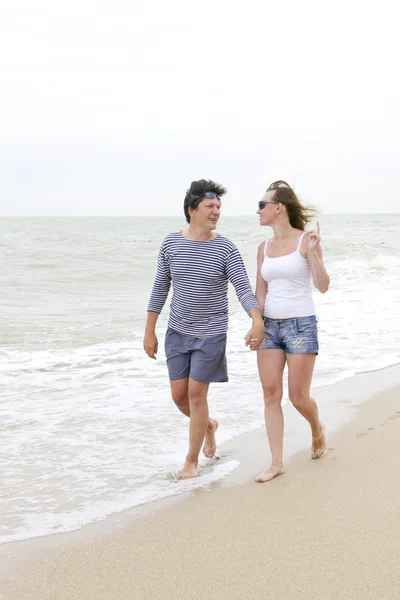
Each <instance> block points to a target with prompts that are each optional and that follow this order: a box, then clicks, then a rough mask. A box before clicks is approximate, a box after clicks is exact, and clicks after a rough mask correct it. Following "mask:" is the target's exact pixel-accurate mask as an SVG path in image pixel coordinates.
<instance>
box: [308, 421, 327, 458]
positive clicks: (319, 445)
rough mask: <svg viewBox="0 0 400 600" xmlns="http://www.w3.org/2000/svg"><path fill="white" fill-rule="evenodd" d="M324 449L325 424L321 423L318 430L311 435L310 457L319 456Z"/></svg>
mask: <svg viewBox="0 0 400 600" xmlns="http://www.w3.org/2000/svg"><path fill="white" fill-rule="evenodd" d="M325 450H326V438H325V425H321V427H320V430H319V432H318V433H317V434H316V435H313V440H312V447H311V458H321V456H322V455H323V454H324V452H325Z"/></svg>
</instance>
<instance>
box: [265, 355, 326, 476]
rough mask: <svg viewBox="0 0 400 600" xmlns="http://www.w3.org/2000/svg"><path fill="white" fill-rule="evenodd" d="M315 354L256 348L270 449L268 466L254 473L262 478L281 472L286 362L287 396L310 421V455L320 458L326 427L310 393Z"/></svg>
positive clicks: (324, 445)
mask: <svg viewBox="0 0 400 600" xmlns="http://www.w3.org/2000/svg"><path fill="white" fill-rule="evenodd" d="M315 358H316V355H315V354H285V352H284V351H283V350H259V351H258V352H257V360H258V371H259V374H260V379H261V384H262V387H263V393H264V406H265V425H266V429H267V435H268V442H269V447H270V450H271V458H272V460H271V466H270V467H269V468H268V469H266V470H265V471H264V472H263V473H260V474H259V475H257V477H256V481H258V482H264V481H269V480H270V479H273V478H274V477H276V476H277V475H280V474H281V473H284V468H283V462H282V449H283V413H282V408H281V401H282V376H283V370H284V367H285V363H286V361H287V363H288V372H289V377H288V379H289V398H290V400H291V402H292V404H293V406H294V407H295V408H296V409H297V410H298V411H299V413H300V414H301V415H302V416H303V417H304V418H305V419H306V420H307V421H308V422H309V423H310V427H311V434H312V448H311V456H312V458H320V457H321V456H322V455H323V454H324V452H325V448H326V443H325V429H324V426H323V425H322V423H321V422H320V420H319V415H318V407H317V404H316V402H315V401H314V400H313V399H312V398H311V397H310V387H311V379H312V374H313V370H314V364H315Z"/></svg>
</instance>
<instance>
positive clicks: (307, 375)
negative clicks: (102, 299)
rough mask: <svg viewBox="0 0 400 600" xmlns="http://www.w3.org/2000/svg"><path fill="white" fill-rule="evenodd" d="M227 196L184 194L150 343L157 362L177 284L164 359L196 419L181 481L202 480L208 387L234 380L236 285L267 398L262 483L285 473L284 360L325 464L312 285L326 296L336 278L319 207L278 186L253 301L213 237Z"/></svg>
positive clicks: (152, 311) (210, 423)
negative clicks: (164, 317)
mask: <svg viewBox="0 0 400 600" xmlns="http://www.w3.org/2000/svg"><path fill="white" fill-rule="evenodd" d="M225 193H226V189H225V188H224V187H223V186H221V185H219V184H217V183H215V182H214V181H210V180H205V179H201V180H199V181H193V182H192V184H191V186H190V189H189V190H188V191H187V193H186V196H185V200H184V212H185V217H186V220H187V223H188V227H187V229H185V230H184V231H180V232H175V233H170V234H169V235H167V236H166V238H165V239H164V241H163V243H162V246H161V248H160V251H159V255H158V263H157V273H156V277H155V281H154V285H153V290H152V293H151V297H150V301H149V304H148V308H147V311H148V313H147V323H146V329H145V335H144V343H143V346H144V350H145V352H146V354H147V355H148V356H149V357H150V358H153V359H154V358H155V357H156V354H157V351H158V341H157V336H156V333H155V327H156V322H157V319H158V315H159V314H160V312H161V310H162V308H163V306H164V304H165V302H166V299H167V296H168V293H169V290H170V287H171V284H172V288H173V295H172V299H171V307H170V315H169V320H168V329H167V332H166V336H165V354H166V358H167V366H168V373H169V379H170V386H171V396H172V399H173V400H174V402H175V404H176V406H177V407H178V408H179V410H180V411H181V412H182V413H183V414H184V415H186V416H187V417H189V419H190V426H189V451H188V454H187V456H186V460H185V464H184V466H183V468H182V469H181V471H180V472H179V474H178V478H180V479H187V478H191V477H196V476H197V475H198V458H199V454H200V451H201V448H202V446H203V452H204V454H205V456H206V457H209V458H212V457H213V456H214V454H215V452H216V441H215V434H216V430H217V428H218V423H217V421H216V420H215V419H213V418H211V417H210V416H209V410H208V402H207V393H208V388H209V385H210V383H212V382H224V381H228V372H227V365H226V337H227V329H228V282H231V283H232V285H233V286H234V288H235V291H236V295H237V297H238V299H239V301H240V303H241V305H242V307H243V308H244V310H245V311H246V312H247V313H248V314H249V315H250V317H251V318H252V321H253V322H252V327H251V329H250V330H249V332H248V333H247V335H246V337H245V343H246V345H247V346H249V347H250V349H251V350H253V351H257V362H258V372H259V376H260V380H261V385H262V389H263V394H264V409H265V425H266V430H267V436H268V441H269V446H270V450H271V464H270V465H269V466H268V467H267V469H266V470H265V471H263V472H262V473H260V474H259V475H257V477H256V481H258V482H264V481H269V480H271V479H273V478H274V477H276V476H277V475H280V474H281V473H284V465H283V430H284V423H283V412H282V407H281V402H282V394H283V384H282V380H283V371H284V368H285V364H286V362H287V365H288V385H289V398H290V401H291V402H292V404H293V406H294V407H295V408H296V409H297V410H298V411H299V412H300V414H301V415H302V416H303V417H304V418H305V419H306V420H307V421H308V422H309V423H310V427H311V435H312V446H311V456H312V458H320V457H321V456H322V455H323V453H324V451H325V447H326V442H325V428H324V425H323V424H322V423H321V422H320V420H319V415H318V407H317V404H316V403H315V401H314V400H313V399H312V398H311V396H310V387H311V380H312V374H313V370H314V364H315V359H316V356H317V354H318V334H317V318H316V314H315V305H314V300H313V298H312V294H311V285H312V283H313V284H314V286H315V287H316V288H317V289H318V290H319V291H320V292H321V293H325V292H326V291H327V289H328V287H329V282H330V280H329V275H328V273H327V271H326V269H325V266H324V263H323V258H322V250H321V243H320V241H321V235H320V229H319V224H318V223H317V229H316V230H314V231H310V232H306V231H305V226H306V225H307V223H309V222H310V221H311V219H312V217H313V216H314V215H315V214H316V213H315V210H314V209H313V208H310V207H306V206H304V205H303V204H302V203H301V202H300V200H299V199H298V197H297V195H296V194H295V192H294V190H293V189H292V188H291V187H290V186H289V185H288V184H287V183H286V182H285V181H275V182H273V183H272V184H271V185H270V186H269V187H268V189H267V191H266V192H265V194H264V196H263V198H262V200H260V201H259V203H258V210H257V214H258V215H259V219H260V225H262V226H269V227H271V228H272V230H273V237H272V238H271V239H269V240H268V241H267V242H263V243H261V244H260V246H259V248H258V253H257V283H256V292H255V294H254V293H253V291H252V288H251V286H250V282H249V279H248V276H247V273H246V269H245V266H244V263H243V260H242V257H241V255H240V253H239V251H238V249H237V248H236V246H235V245H234V244H233V243H232V242H231V241H230V240H229V239H227V238H226V237H224V236H221V235H219V234H218V233H216V231H215V230H216V227H217V224H218V220H219V217H220V211H221V198H222V196H223V195H224V194H225Z"/></svg>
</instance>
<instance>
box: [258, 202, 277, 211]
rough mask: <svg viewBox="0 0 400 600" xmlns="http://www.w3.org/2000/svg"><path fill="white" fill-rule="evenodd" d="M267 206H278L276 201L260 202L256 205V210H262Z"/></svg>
mask: <svg viewBox="0 0 400 600" xmlns="http://www.w3.org/2000/svg"><path fill="white" fill-rule="evenodd" d="M267 204H279V202H277V201H276V200H260V202H259V203H258V210H262V209H263V208H265V207H266V205H267Z"/></svg>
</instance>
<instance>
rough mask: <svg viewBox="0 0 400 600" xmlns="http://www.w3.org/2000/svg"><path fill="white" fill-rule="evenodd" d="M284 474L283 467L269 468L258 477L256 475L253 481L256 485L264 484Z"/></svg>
mask: <svg viewBox="0 0 400 600" xmlns="http://www.w3.org/2000/svg"><path fill="white" fill-rule="evenodd" d="M283 473H285V469H284V468H283V467H270V468H269V469H267V470H266V471H263V472H262V473H260V474H259V475H257V477H256V479H255V481H257V483H264V482H265V481H271V479H273V478H274V477H277V476H278V475H283Z"/></svg>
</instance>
